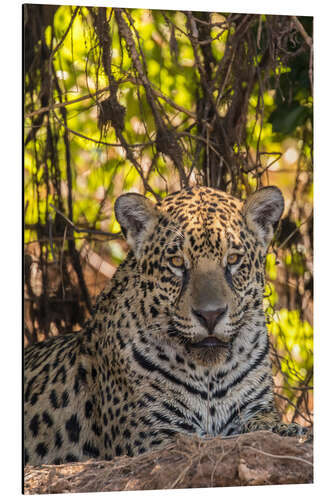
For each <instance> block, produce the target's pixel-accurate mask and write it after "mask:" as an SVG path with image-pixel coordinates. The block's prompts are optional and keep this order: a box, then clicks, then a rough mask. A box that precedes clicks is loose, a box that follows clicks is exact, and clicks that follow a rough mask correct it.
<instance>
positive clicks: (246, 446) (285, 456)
mask: <svg viewBox="0 0 333 500" xmlns="http://www.w3.org/2000/svg"><path fill="white" fill-rule="evenodd" d="M241 446H242V448H248V449H250V450H253V451H255V452H257V453H262V454H263V455H266V456H267V457H272V458H279V459H281V460H284V459H287V460H298V461H299V462H303V463H305V464H307V465H310V466H311V467H313V463H312V462H309V460H305V458H301V457H294V456H292V455H273V453H267V451H263V450H260V449H259V448H253V447H252V446H248V445H246V444H244V445H241Z"/></svg>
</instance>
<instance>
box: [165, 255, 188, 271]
mask: <svg viewBox="0 0 333 500" xmlns="http://www.w3.org/2000/svg"><path fill="white" fill-rule="evenodd" d="M169 262H170V264H171V266H172V267H175V268H176V269H181V268H182V267H184V266H185V262H184V259H183V257H179V256H178V255H175V256H174V257H171V258H170V259H169Z"/></svg>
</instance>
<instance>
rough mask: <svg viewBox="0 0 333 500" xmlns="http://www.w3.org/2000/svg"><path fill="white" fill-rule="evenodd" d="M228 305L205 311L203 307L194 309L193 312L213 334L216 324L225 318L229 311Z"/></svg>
mask: <svg viewBox="0 0 333 500" xmlns="http://www.w3.org/2000/svg"><path fill="white" fill-rule="evenodd" d="M227 309H228V306H227V305H226V306H224V307H220V308H219V309H215V310H214V311H205V310H203V309H192V312H193V314H194V315H195V316H196V317H197V318H198V320H199V322H200V323H201V324H202V326H204V327H205V328H206V329H207V330H208V333H210V334H212V333H213V331H214V328H215V326H216V325H217V323H218V322H219V321H220V319H222V318H223V316H224V315H225V313H226V312H227Z"/></svg>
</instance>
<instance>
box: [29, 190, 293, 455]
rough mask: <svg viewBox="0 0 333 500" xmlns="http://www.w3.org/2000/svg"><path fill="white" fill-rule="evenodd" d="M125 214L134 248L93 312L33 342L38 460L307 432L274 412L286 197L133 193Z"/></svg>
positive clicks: (125, 200) (123, 205) (32, 446)
mask: <svg viewBox="0 0 333 500" xmlns="http://www.w3.org/2000/svg"><path fill="white" fill-rule="evenodd" d="M115 210H116V216H117V218H118V221H119V223H120V224H121V226H122V229H123V231H124V234H125V235H126V238H127V241H128V243H129V244H130V246H131V250H130V251H129V253H128V256H127V258H126V259H125V261H124V262H123V263H122V264H121V265H120V266H119V268H118V270H117V272H116V274H115V276H114V278H113V279H112V280H111V282H110V284H109V285H108V287H107V288H106V289H105V290H104V291H103V292H102V293H101V295H100V296H99V298H98V300H97V303H96V306H95V310H94V314H93V316H92V318H91V320H89V321H88V323H87V325H86V327H85V328H84V329H83V330H82V331H81V332H79V333H73V334H69V335H64V336H60V337H57V338H54V339H51V340H47V341H46V342H43V343H39V344H36V345H33V346H31V347H29V348H28V349H27V350H26V353H25V378H26V383H25V393H24V400H25V415H24V421H25V450H26V451H25V461H26V463H31V464H40V463H52V464H59V463H63V462H74V461H83V460H87V459H89V458H95V459H107V460H108V459H111V458H112V457H115V456H119V455H124V454H126V455H129V456H133V455H138V454H140V453H143V452H145V451H147V450H150V449H152V448H158V447H162V446H165V445H166V444H167V443H168V442H169V441H170V440H171V439H172V437H173V436H174V435H175V434H177V433H186V434H196V435H199V436H217V435H221V436H227V435H232V434H237V433H242V432H247V431H248V430H257V429H272V430H274V431H276V432H281V433H286V434H288V433H289V434H294V433H297V432H299V428H298V427H297V426H295V425H293V426H290V427H288V426H285V425H283V424H281V423H280V418H279V416H278V414H277V412H276V410H275V407H274V400H273V383H272V375H271V364H270V358H269V340H268V335H267V330H266V325H265V316H264V312H263V307H262V301H263V290H264V268H265V257H266V251H267V246H268V244H269V241H270V239H271V237H272V234H273V230H274V225H275V224H276V223H277V222H278V220H279V218H280V216H281V213H282V211H283V198H282V195H281V193H280V191H279V190H278V189H277V188H274V187H269V188H264V189H262V190H260V191H258V192H257V193H255V194H254V195H252V196H251V197H250V198H249V199H248V200H247V201H246V202H245V203H244V202H242V201H240V200H238V199H236V198H234V197H232V196H230V195H228V194H226V193H224V192H222V191H218V190H214V189H211V188H203V187H201V188H193V189H186V190H183V191H180V192H178V193H174V194H172V195H169V196H168V197H166V198H165V199H164V200H163V201H162V202H161V203H160V204H158V205H156V206H154V205H153V204H152V203H151V202H150V201H149V200H147V199H146V198H144V197H142V196H140V195H137V194H127V195H123V196H121V197H120V198H119V199H118V200H117V202H116V206H115ZM229 262H232V264H229Z"/></svg>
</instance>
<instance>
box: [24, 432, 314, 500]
mask: <svg viewBox="0 0 333 500" xmlns="http://www.w3.org/2000/svg"><path fill="white" fill-rule="evenodd" d="M312 482H313V449H312V442H302V440H301V438H296V437H292V438H291V437H281V436H278V435H276V434H273V433H271V432H269V431H259V432H251V433H248V434H242V435H238V436H233V437H227V438H221V437H216V438H210V439H201V438H198V437H192V436H179V437H177V439H176V440H175V441H174V442H172V443H171V444H169V445H168V446H167V447H166V448H164V449H162V450H155V451H151V452H146V453H144V454H143V455H140V456H137V457H133V458H130V457H126V456H124V457H116V458H114V459H113V460H111V461H96V460H89V461H87V462H80V463H71V464H64V465H43V466H27V467H25V471H24V493H25V494H42V493H44V494H48V493H83V492H100V491H133V490H155V489H174V488H209V487H222V486H242V485H244V486H245V485H246V486H249V485H269V484H271V485H277V484H304V483H312Z"/></svg>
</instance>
